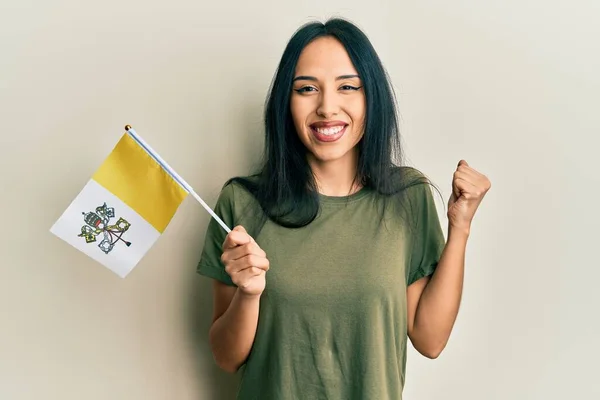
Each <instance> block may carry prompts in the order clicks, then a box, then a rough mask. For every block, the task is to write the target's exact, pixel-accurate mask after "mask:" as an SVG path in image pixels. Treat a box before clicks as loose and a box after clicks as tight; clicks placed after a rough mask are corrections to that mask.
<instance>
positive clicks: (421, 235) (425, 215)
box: [407, 184, 446, 286]
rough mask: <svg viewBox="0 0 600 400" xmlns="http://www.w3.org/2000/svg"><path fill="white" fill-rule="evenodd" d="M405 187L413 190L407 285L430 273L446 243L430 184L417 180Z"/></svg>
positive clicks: (433, 269)
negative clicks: (415, 182) (417, 181)
mask: <svg viewBox="0 0 600 400" xmlns="http://www.w3.org/2000/svg"><path fill="white" fill-rule="evenodd" d="M408 190H410V191H412V195H411V204H412V205H413V206H412V207H411V209H412V210H413V213H414V215H413V216H414V219H413V221H414V225H413V226H414V227H415V229H414V230H413V231H412V249H411V255H410V257H409V259H410V262H409V270H408V273H407V286H408V285H411V284H412V283H414V282H416V281H417V280H419V279H421V278H423V277H426V276H429V275H431V274H433V272H434V271H435V268H436V267H437V265H438V262H439V260H440V257H441V255H442V251H443V250H444V247H445V244H446V240H445V238H444V233H443V231H442V227H441V224H440V220H439V217H438V213H437V208H436V206H435V202H434V199H433V195H432V191H431V187H430V185H429V184H418V185H415V186H413V187H411V188H409V189H408Z"/></svg>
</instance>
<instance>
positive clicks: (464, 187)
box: [455, 178, 480, 199]
mask: <svg viewBox="0 0 600 400" xmlns="http://www.w3.org/2000/svg"><path fill="white" fill-rule="evenodd" d="M455 184H456V188H457V189H458V193H459V194H460V196H463V197H464V198H465V199H472V198H476V197H478V196H480V190H479V188H478V187H477V186H476V185H474V184H473V183H471V182H469V181H467V180H464V179H462V178H458V179H457V180H456V182H455Z"/></svg>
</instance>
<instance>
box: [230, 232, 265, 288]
mask: <svg viewBox="0 0 600 400" xmlns="http://www.w3.org/2000/svg"><path fill="white" fill-rule="evenodd" d="M221 261H223V264H225V271H226V272H227V274H229V276H230V277H231V280H232V281H233V283H234V284H235V285H236V286H237V287H238V288H239V290H241V291H242V293H243V294H245V295H248V296H260V295H261V294H262V292H263V291H264V290H265V285H266V279H265V274H266V272H267V271H268V270H269V260H268V259H267V254H266V253H265V252H264V251H263V250H262V249H261V248H260V247H259V246H258V244H257V243H256V241H254V239H253V238H252V237H251V236H250V235H248V233H247V232H246V230H245V229H244V227H242V226H236V227H235V228H234V229H233V230H232V231H231V232H229V234H228V235H227V237H226V238H225V241H224V242H223V254H222V255H221Z"/></svg>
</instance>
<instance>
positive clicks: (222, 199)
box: [215, 176, 261, 232]
mask: <svg viewBox="0 0 600 400" xmlns="http://www.w3.org/2000/svg"><path fill="white" fill-rule="evenodd" d="M256 184H257V179H256V177H254V176H241V177H240V176H236V177H233V178H230V179H228V180H227V181H226V182H225V183H224V184H223V185H222V187H221V191H220V193H219V196H218V199H217V203H216V205H215V212H217V214H219V215H222V214H226V215H228V216H229V219H230V223H231V225H232V228H233V226H236V225H242V226H244V228H246V230H247V231H248V232H250V231H252V227H253V226H254V224H256V223H257V222H256V221H254V218H253V217H255V216H257V215H260V211H261V209H260V206H259V204H258V202H257V200H256V197H255V196H254V193H255V190H256Z"/></svg>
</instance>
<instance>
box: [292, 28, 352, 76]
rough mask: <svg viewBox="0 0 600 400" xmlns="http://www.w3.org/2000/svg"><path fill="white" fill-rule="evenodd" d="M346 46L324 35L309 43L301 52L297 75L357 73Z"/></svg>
mask: <svg viewBox="0 0 600 400" xmlns="http://www.w3.org/2000/svg"><path fill="white" fill-rule="evenodd" d="M356 73H357V72H356V68H354V65H353V64H352V61H351V60H350V56H348V53H347V52H346V49H345V48H344V46H343V45H342V44H341V43H340V42H339V41H338V40H337V39H335V38H332V37H322V38H319V39H316V40H314V41H313V42H311V43H309V44H308V45H307V46H306V47H305V48H304V49H303V50H302V53H300V58H299V59H298V64H297V65H296V74H297V75H311V76H316V77H330V76H339V75H347V74H356Z"/></svg>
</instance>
